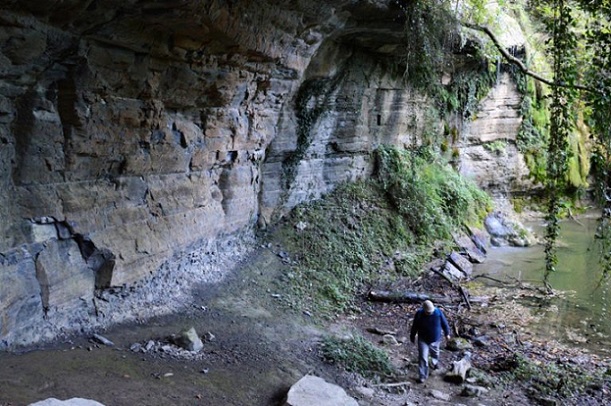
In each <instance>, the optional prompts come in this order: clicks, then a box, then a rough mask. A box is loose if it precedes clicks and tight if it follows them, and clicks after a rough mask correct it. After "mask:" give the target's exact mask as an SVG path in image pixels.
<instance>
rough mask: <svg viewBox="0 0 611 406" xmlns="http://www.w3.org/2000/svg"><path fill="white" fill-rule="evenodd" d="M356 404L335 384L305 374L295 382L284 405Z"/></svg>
mask: <svg viewBox="0 0 611 406" xmlns="http://www.w3.org/2000/svg"><path fill="white" fill-rule="evenodd" d="M313 405H316V406H358V403H357V401H356V400H355V399H353V398H352V397H350V396H348V394H347V393H346V391H345V390H344V389H342V388H340V387H339V386H337V385H333V384H331V383H328V382H326V381H325V380H324V379H322V378H319V377H317V376H313V375H306V376H304V377H303V378H301V379H300V380H299V381H297V383H295V384H294V385H293V386H292V387H291V389H289V392H288V394H287V397H286V402H285V403H284V406H313Z"/></svg>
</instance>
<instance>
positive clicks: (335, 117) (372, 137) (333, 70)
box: [0, 0, 521, 348]
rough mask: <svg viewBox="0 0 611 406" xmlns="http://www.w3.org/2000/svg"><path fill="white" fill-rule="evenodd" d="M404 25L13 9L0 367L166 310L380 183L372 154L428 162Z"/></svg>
mask: <svg viewBox="0 0 611 406" xmlns="http://www.w3.org/2000/svg"><path fill="white" fill-rule="evenodd" d="M404 17H405V16H404V13H403V11H402V10H401V8H400V6H399V4H398V2H395V1H390V0H384V1H374V0H365V1H359V2H354V1H345V0H333V1H324V2H323V1H292V2H275V1H271V0H262V1H257V2H252V1H246V0H237V1H231V2H227V1H217V0H204V1H201V0H198V1H194V0H181V1H178V2H162V1H159V2H144V1H139V0H127V1H125V0H123V1H116V0H112V1H105V2H99V1H92V2H79V1H60V0H50V1H47V2H42V3H41V2H39V1H30V0H23V1H9V2H8V3H7V4H6V5H4V6H3V11H2V15H1V16H0V38H1V39H2V41H1V43H2V45H1V46H0V66H1V67H2V68H1V70H0V218H1V219H2V222H0V348H6V347H11V346H15V345H27V344H30V343H33V342H36V341H39V340H42V339H46V338H52V337H55V336H57V335H58V334H60V333H63V332H69V331H70V330H76V329H78V328H79V326H83V325H89V326H91V325H105V324H108V323H111V322H117V321H121V320H123V319H127V318H131V319H138V318H145V317H147V316H148V315H150V314H151V312H153V311H158V312H159V311H167V310H168V309H167V308H164V307H163V305H162V304H159V303H157V302H158V301H159V300H160V299H161V298H160V296H162V297H170V296H172V294H174V293H172V292H178V293H176V294H186V293H185V292H188V288H189V286H191V283H189V282H188V279H189V278H192V279H195V280H197V281H199V282H202V281H203V282H209V281H214V280H217V279H218V278H219V275H222V274H223V272H226V270H227V261H226V260H227V259H228V258H233V259H238V258H239V255H240V253H243V252H244V249H243V247H242V246H240V241H244V240H248V239H249V237H250V236H251V235H252V230H253V228H254V227H255V226H256V225H259V226H265V225H266V224H268V223H270V222H273V221H275V219H277V218H279V217H280V216H281V215H282V214H283V213H284V212H286V210H288V209H290V208H291V207H293V206H294V205H296V204H299V203H300V202H304V201H308V200H311V199H314V198H317V197H319V196H321V195H322V194H324V193H326V192H328V191H330V190H332V189H333V188H334V187H335V186H336V185H337V184H338V183H340V182H344V181H352V180H356V179H359V178H362V177H367V176H369V175H370V174H371V172H372V170H373V162H372V160H371V155H370V153H371V151H372V150H373V149H375V147H377V146H378V145H379V144H382V143H387V144H395V145H399V146H404V145H417V144H418V142H420V141H419V140H420V135H421V134H422V133H423V132H424V131H425V129H426V130H429V131H430V129H431V128H435V127H434V126H435V125H439V123H430V122H429V121H430V120H428V119H427V111H426V109H427V104H428V103H429V100H428V99H427V97H425V96H424V95H422V94H420V93H419V92H417V91H415V90H414V89H412V88H410V87H409V86H406V84H405V81H404V78H403V74H402V72H401V70H400V69H399V70H397V69H396V61H397V58H401V55H402V54H401V53H402V52H403V51H402V50H403V49H404V48H403V47H402V46H403V45H404V43H403V41H405V35H404V30H403V22H404ZM393 66H394V67H395V68H394V69H391V67H393ZM497 92H502V89H500V90H497ZM509 107H515V106H514V105H513V104H512V105H511V106H509ZM509 107H508V109H509ZM508 114H509V113H508ZM512 117H513V116H512ZM492 119H498V118H495V117H493V118H492ZM427 120H428V121H427ZM512 120H513V121H512V122H515V117H513V118H512ZM431 125H433V127H431ZM487 126H488V125H487V124H486V125H484V127H487ZM514 127H515V126H514ZM514 127H511V126H510V127H505V126H504V127H503V128H506V129H507V131H506V133H507V137H509V136H511V134H510V133H511V132H512V131H513V130H514ZM467 148H471V147H469V146H467ZM477 153H482V152H481V145H480V144H477V145H475V144H474V145H473V146H472V151H471V150H469V151H468V152H467V154H468V155H472V154H477ZM482 162H483V161H482ZM490 162H492V161H490ZM479 167H480V168H481V164H480V165H479ZM484 169H485V170H488V168H484ZM478 171H479V173H481V171H480V170H478ZM478 171H475V172H478ZM520 176H521V175H520ZM219 258H222V260H219ZM221 263H222V264H223V266H221V265H220V264H221ZM145 282H146V283H149V284H153V286H155V287H156V288H157V291H154V292H156V293H154V292H152V291H151V292H148V293H147V292H143V293H142V292H141V293H140V296H139V297H138V301H137V303H132V304H130V305H126V306H125V307H123V308H117V307H116V306H117V305H118V304H119V303H121V302H122V301H125V300H126V296H128V295H130V294H131V293H133V288H134V287H137V286H139V284H140V285H142V284H144V283H145ZM152 303H155V305H154V306H153V305H152Z"/></svg>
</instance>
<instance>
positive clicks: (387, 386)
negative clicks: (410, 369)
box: [371, 382, 409, 388]
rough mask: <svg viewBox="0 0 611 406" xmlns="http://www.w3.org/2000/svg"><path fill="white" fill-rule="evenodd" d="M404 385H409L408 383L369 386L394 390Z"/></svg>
mask: <svg viewBox="0 0 611 406" xmlns="http://www.w3.org/2000/svg"><path fill="white" fill-rule="evenodd" d="M405 385H409V382H395V383H378V384H375V385H371V386H373V387H376V388H381V387H384V388H395V387H397V386H405Z"/></svg>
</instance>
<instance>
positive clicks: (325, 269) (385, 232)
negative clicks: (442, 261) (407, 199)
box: [278, 181, 431, 317]
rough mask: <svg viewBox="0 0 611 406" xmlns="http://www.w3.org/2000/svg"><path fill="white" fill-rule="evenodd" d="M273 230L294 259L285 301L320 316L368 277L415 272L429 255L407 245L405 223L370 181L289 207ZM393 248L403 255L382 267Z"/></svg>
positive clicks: (346, 304) (345, 305)
mask: <svg viewBox="0 0 611 406" xmlns="http://www.w3.org/2000/svg"><path fill="white" fill-rule="evenodd" d="M297 224H302V225H304V227H303V229H299V228H296V225H297ZM278 234H279V236H280V238H281V240H282V242H283V244H284V245H285V247H286V249H287V250H288V251H289V252H291V253H292V257H294V258H295V259H296V261H297V264H296V265H295V266H294V267H293V268H292V269H291V275H292V277H291V278H290V281H289V282H290V283H289V284H288V286H287V289H288V291H289V294H288V295H287V296H286V300H289V301H290V302H291V304H292V305H294V306H296V307H298V308H301V309H309V310H311V311H315V312H316V314H318V315H321V316H323V317H324V316H327V317H330V316H332V315H334V314H336V313H338V312H345V311H347V310H349V309H350V307H351V304H352V302H353V301H354V299H355V297H357V295H358V294H359V293H361V290H362V289H363V287H364V286H366V285H368V284H371V283H372V282H373V281H374V280H379V279H382V280H384V279H392V278H397V277H400V276H415V275H417V274H418V273H419V272H420V270H421V269H422V266H423V264H424V263H425V262H426V261H427V260H429V259H430V257H431V251H430V249H428V248H426V247H423V246H418V245H414V244H413V243H414V240H415V237H414V235H413V232H412V231H411V230H410V228H409V226H408V224H407V222H406V221H405V219H404V218H403V217H401V216H398V215H397V213H396V211H395V210H394V208H393V207H392V206H391V205H390V204H389V202H388V201H387V200H386V199H385V197H384V193H383V191H382V190H381V189H380V188H379V186H378V185H377V183H376V182H374V181H359V182H356V183H352V184H346V185H343V186H340V187H338V188H337V189H336V190H335V191H334V192H332V193H330V194H329V195H327V196H325V198H324V199H321V200H319V201H316V202H312V203H310V204H306V205H302V206H299V207H297V208H295V209H294V210H293V212H292V213H291V214H290V216H289V217H288V218H287V219H286V222H285V224H284V225H283V227H282V228H281V229H280V230H278ZM397 252H400V253H401V257H402V258H403V259H402V260H401V261H397V264H396V269H395V270H394V271H389V272H382V271H381V269H383V268H384V266H385V264H386V262H387V260H388V259H389V258H391V257H393V256H394V255H395V253H397Z"/></svg>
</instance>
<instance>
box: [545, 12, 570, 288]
mask: <svg viewBox="0 0 611 406" xmlns="http://www.w3.org/2000/svg"><path fill="white" fill-rule="evenodd" d="M553 12H554V16H553V19H552V20H551V24H552V26H551V27H550V28H551V30H550V31H551V33H552V41H551V55H552V59H553V71H554V83H562V84H564V86H557V85H556V86H553V87H552V94H551V104H550V113H551V118H550V139H549V144H548V151H547V152H548V161H547V181H546V190H547V193H546V195H547V198H548V206H547V216H546V220H547V227H546V235H545V273H544V281H543V282H544V284H545V287H546V288H547V290H548V291H551V285H550V283H549V277H550V275H551V274H552V273H553V272H555V271H556V265H557V264H558V257H557V253H556V241H557V239H558V236H559V232H560V224H559V217H560V201H561V197H562V195H563V193H564V191H565V187H566V173H567V170H568V159H569V154H570V152H569V151H570V149H569V137H570V135H571V133H572V131H573V128H574V118H573V116H574V114H573V105H574V102H575V100H576V98H577V92H576V90H575V88H574V85H575V84H576V79H577V69H576V57H575V50H576V45H577V41H576V38H575V34H574V25H575V22H574V19H573V16H572V13H571V8H570V7H568V6H567V1H566V0H555V1H554V3H553Z"/></svg>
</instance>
